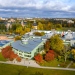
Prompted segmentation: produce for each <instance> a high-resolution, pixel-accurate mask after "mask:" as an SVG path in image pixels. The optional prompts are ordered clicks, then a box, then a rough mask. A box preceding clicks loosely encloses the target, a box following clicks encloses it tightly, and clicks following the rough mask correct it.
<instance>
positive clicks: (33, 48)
mask: <svg viewBox="0 0 75 75" xmlns="http://www.w3.org/2000/svg"><path fill="white" fill-rule="evenodd" d="M34 32H44V33H45V35H43V36H35V35H34ZM54 34H60V35H61V36H62V37H61V39H62V40H63V42H64V44H70V45H71V46H72V47H74V46H75V32H72V31H71V30H68V31H67V32H63V31H62V32H60V31H55V30H54V29H53V30H51V31H45V30H37V24H36V22H35V21H34V23H33V29H32V30H31V32H28V33H26V34H24V35H23V36H22V38H21V40H18V41H9V42H6V41H5V44H3V43H4V42H2V40H1V41H0V44H1V47H2V46H3V47H6V46H7V45H11V47H12V48H13V51H14V52H15V54H17V55H19V56H20V57H22V58H25V59H32V58H33V57H34V56H35V55H36V54H38V53H42V52H43V50H44V43H45V42H46V40H47V39H49V38H50V37H51V36H52V35H54ZM3 47H2V48H3Z"/></svg>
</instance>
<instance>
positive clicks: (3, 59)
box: [0, 52, 6, 61]
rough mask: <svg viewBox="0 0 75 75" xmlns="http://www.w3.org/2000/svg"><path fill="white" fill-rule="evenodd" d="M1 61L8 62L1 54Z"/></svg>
mask: <svg viewBox="0 0 75 75" xmlns="http://www.w3.org/2000/svg"><path fill="white" fill-rule="evenodd" d="M0 61H6V59H5V58H4V57H3V55H2V53H1V52H0Z"/></svg>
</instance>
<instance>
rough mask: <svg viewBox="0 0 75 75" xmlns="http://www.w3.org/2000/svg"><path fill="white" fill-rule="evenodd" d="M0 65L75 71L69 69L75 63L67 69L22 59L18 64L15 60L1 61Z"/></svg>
mask: <svg viewBox="0 0 75 75" xmlns="http://www.w3.org/2000/svg"><path fill="white" fill-rule="evenodd" d="M0 63H4V64H13V65H21V66H27V68H28V67H35V68H43V69H56V70H69V71H75V69H73V68H68V67H69V66H70V65H71V64H72V63H73V62H72V61H71V63H70V64H69V65H68V66H67V67H66V68H60V67H45V66H40V65H38V64H37V63H36V62H35V61H34V60H25V59H22V61H21V62H17V61H16V60H14V61H6V62H3V61H0Z"/></svg>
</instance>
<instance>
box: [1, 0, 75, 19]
mask: <svg viewBox="0 0 75 75" xmlns="http://www.w3.org/2000/svg"><path fill="white" fill-rule="evenodd" d="M0 17H41V18H43V17H44V18H75V0H0Z"/></svg>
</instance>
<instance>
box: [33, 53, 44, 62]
mask: <svg viewBox="0 0 75 75" xmlns="http://www.w3.org/2000/svg"><path fill="white" fill-rule="evenodd" d="M34 59H35V60H36V61H37V62H39V63H40V62H42V60H43V57H42V55H41V54H37V55H35V56H34Z"/></svg>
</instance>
